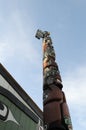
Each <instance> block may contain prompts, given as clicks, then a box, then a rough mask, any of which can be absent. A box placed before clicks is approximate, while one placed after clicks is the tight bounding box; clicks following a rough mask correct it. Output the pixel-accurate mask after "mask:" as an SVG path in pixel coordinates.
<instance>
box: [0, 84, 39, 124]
mask: <svg viewBox="0 0 86 130" xmlns="http://www.w3.org/2000/svg"><path fill="white" fill-rule="evenodd" d="M0 94H1V95H3V96H5V97H6V98H8V99H9V100H10V101H11V102H12V103H13V104H15V105H16V106H17V107H18V108H19V109H21V110H22V111H23V112H24V113H25V114H27V116H29V117H30V118H31V119H32V120H33V121H35V122H36V123H38V121H39V118H38V117H37V116H36V115H35V114H34V113H33V112H32V111H31V110H29V108H27V107H26V106H25V105H24V104H23V103H22V102H20V101H19V100H18V99H17V98H16V97H15V96H14V95H13V94H12V93H11V92H9V91H8V90H6V89H5V88H3V87H2V86H0Z"/></svg>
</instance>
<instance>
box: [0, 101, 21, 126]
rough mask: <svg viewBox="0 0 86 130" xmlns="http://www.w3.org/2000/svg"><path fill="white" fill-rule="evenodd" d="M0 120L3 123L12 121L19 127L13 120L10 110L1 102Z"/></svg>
mask: <svg viewBox="0 0 86 130" xmlns="http://www.w3.org/2000/svg"><path fill="white" fill-rule="evenodd" d="M0 119H1V120H2V121H4V122H7V121H12V122H14V123H16V124H17V125H19V123H18V122H17V121H16V119H15V118H14V116H13V114H12V112H11V110H10V109H9V108H8V107H7V105H5V104H4V103H3V102H1V101H0Z"/></svg>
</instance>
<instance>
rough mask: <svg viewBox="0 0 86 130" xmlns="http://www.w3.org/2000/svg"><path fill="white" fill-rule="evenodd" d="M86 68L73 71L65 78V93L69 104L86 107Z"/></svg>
mask: <svg viewBox="0 0 86 130" xmlns="http://www.w3.org/2000/svg"><path fill="white" fill-rule="evenodd" d="M85 78H86V67H85V66H83V67H79V68H77V69H76V70H74V69H73V70H71V71H70V72H68V73H67V74H66V75H65V77H64V79H63V80H64V83H63V84H64V91H65V92H66V94H67V96H68V100H69V102H71V103H73V104H79V105H86V100H85V99H86V79H85Z"/></svg>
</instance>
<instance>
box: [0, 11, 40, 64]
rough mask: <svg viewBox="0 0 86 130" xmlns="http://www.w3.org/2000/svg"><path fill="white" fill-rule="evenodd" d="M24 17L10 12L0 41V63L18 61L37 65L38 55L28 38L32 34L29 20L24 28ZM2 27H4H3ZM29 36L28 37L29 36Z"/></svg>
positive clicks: (17, 12)
mask: <svg viewBox="0 0 86 130" xmlns="http://www.w3.org/2000/svg"><path fill="white" fill-rule="evenodd" d="M24 17H25V16H24V15H22V14H21V13H20V12H19V11H18V10H17V11H15V12H11V13H10V15H9V17H8V19H7V20H6V19H4V21H6V23H5V28H3V33H2V39H1V40H0V61H1V62H5V61H7V60H11V59H19V60H22V61H23V62H25V60H28V62H29V63H31V64H34V63H35V64H36V65H38V60H39V58H40V55H39V53H38V51H37V48H36V46H34V43H32V38H33V37H34V36H33V37H30V36H31V34H30V33H32V27H31V25H32V23H31V20H29V21H28V26H27V28H26V25H25V21H24ZM3 27H4V25H3ZM29 34H30V35H29Z"/></svg>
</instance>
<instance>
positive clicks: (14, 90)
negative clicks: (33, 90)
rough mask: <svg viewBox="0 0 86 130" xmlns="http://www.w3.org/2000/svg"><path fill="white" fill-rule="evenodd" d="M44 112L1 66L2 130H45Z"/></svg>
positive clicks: (0, 119)
mask: <svg viewBox="0 0 86 130" xmlns="http://www.w3.org/2000/svg"><path fill="white" fill-rule="evenodd" d="M42 120H43V115H42V111H41V110H40V109H39V107H38V106H37V105H36V104H35V102H34V101H33V100H32V99H31V98H30V97H29V95H28V94H27V93H26V92H25V91H24V90H23V89H22V87H21V86H20V85H19V84H18V83H17V82H16V81H15V79H14V78H13V77H12V76H11V75H10V74H9V72H8V71H7V70H6V69H5V68H4V67H3V66H2V64H0V130H43V122H42Z"/></svg>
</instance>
